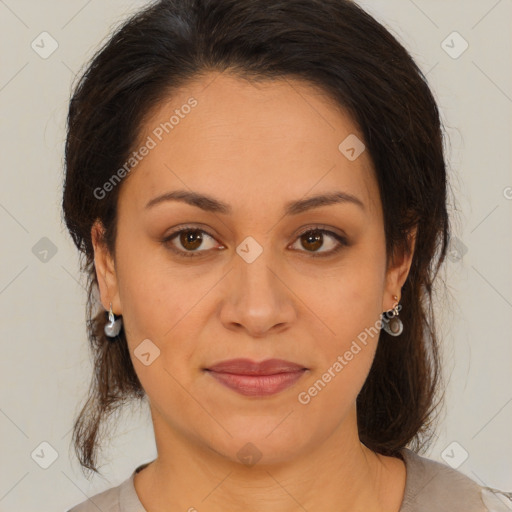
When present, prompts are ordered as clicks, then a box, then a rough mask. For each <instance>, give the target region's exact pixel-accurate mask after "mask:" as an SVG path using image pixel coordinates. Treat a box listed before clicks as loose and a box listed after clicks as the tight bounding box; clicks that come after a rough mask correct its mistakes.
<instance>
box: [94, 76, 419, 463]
mask: <svg viewBox="0 0 512 512" xmlns="http://www.w3.org/2000/svg"><path fill="white" fill-rule="evenodd" d="M173 116H174V117H173ZM165 123H167V124H165ZM362 139H363V137H362V135H361V133H360V132H359V131H358V129H357V128H356V126H355V125H354V123H353V122H352V121H351V119H350V118H349V117H347V116H346V115H344V114H343V113H342V112H341V111H340V110H339V109H336V108H335V106H334V104H333V103H332V102H331V101H329V100H328V99H327V97H326V96H325V95H322V94H320V93H319V92H318V90H316V89H314V88H312V87H311V86H308V85H306V84H304V83H301V82H297V81H292V80H284V79H283V80H279V81H275V82H261V83H259V84H250V83H248V82H246V81H244V80H242V79H239V78H235V77H234V76H233V75H229V74H219V73H215V74H213V73H212V74H209V75H207V76H206V77H204V78H203V79H201V80H198V81H196V82H193V83H191V84H189V85H188V86H187V87H184V88H182V89H181V90H180V92H179V94H175V95H173V96H172V98H170V99H169V101H168V102H166V103H165V104H161V105H160V106H159V108H158V109H157V110H156V111H155V112H153V114H152V115H151V118H150V119H147V120H146V122H145V124H144V131H143V133H142V136H141V139H140V145H138V146H137V148H136V151H137V155H135V156H134V158H136V159H137V163H136V165H135V167H134V168H133V169H132V170H131V172H130V174H129V178H128V179H126V181H125V182H124V183H122V185H118V186H122V188H121V190H120V196H119V204H118V232H117V239H116V258H115V268H114V266H113V262H112V260H111V259H110V257H109V255H108V254H107V253H106V252H104V249H103V248H102V246H100V245H98V244H96V245H95V251H96V269H97V272H98V279H99V283H100V291H101V297H102V302H103V305H104V306H105V307H106V308H108V306H109V302H110V301H111V302H112V304H113V310H114V312H115V313H116V314H122V315H123V321H124V329H125V332H126V335H127V339H128V345H129V349H130V354H131V357H132V360H133V365H134V367H135V370H136V372H137V375H138V377H139V379H140V382H141V384H142V386H143V387H144V390H145V392H146V394H147V395H148V398H149V402H150V406H151V411H152V416H153V421H154V426H155V434H156V437H157V444H158V443H159V442H160V443H163V442H164V441H163V439H164V438H166V437H170V436H177V437H180V438H182V439H186V440H187V441H189V442H191V443H194V445H195V446H202V447H207V448H209V449H211V450H213V451H214V452H216V453H219V454H222V455H223V456H225V457H227V458H229V459H232V460H234V461H237V460H239V461H242V458H243V457H244V456H245V455H249V456H251V455H252V457H253V458H254V457H257V458H259V457H261V462H262V463H265V462H266V463H272V462H278V461H284V460H286V459H289V458H292V457H296V456H298V455H299V454H300V453H305V452H307V451H308V450H311V449H312V448H314V447H315V446H317V445H320V444H321V443H322V442H323V441H324V440H326V439H327V438H329V437H330V436H332V435H333V434H337V435H340V436H341V435H348V433H349V432H350V433H351V434H353V433H354V431H355V430H354V429H355V400H356V397H357V395H358V393H359V391H360V389H361V387H362V385H363V383H364V381H365V379H366V377H367V374H368V372H369V369H370V366H371V364H372V360H373V357H374V353H375V349H376V344H377V339H378V331H379V327H380V325H379V319H380V317H381V313H382V312H383V311H385V310H388V309H390V308H391V307H392V306H393V304H394V302H395V301H394V300H393V295H398V296H399V295H400V288H401V286H402V284H403V282H404V281H405V279H406V276H407V272H408V268H409V264H410V259H407V258H403V259H402V260H399V261H398V260H397V263H396V264H395V266H393V267H392V268H391V267H390V268H389V269H387V268H386V253H385V238H384V225H383V214H382V206H381V202H380V197H379V192H378V188H377V182H376V179H375V177H374V174H373V170H372V164H371V161H370V158H369V155H368V152H367V151H365V150H364V147H363V146H362V142H361V141H362ZM340 144H341V146H340ZM143 145H145V146H146V148H147V149H146V150H144V149H141V147H142V146H143ZM132 163H133V162H132ZM176 191H183V192H184V193H187V194H192V193H194V194H198V195H204V196H208V198H210V199H211V200H208V199H203V200H201V201H196V204H195V205H192V204H189V203H187V202H186V201H179V200H165V199H158V198H161V197H162V196H163V195H164V194H169V193H171V192H174V193H176ZM335 194H339V195H338V197H339V198H343V197H344V196H343V194H345V197H346V198H347V197H348V199H345V200H342V199H338V200H337V201H336V202H334V201H333V202H332V203H330V204H328V202H324V204H321V205H319V203H318V204H317V203H316V202H315V201H313V200H311V198H313V197H316V196H321V195H335ZM157 199H158V200H157ZM310 200H311V201H310ZM217 203H222V204H223V205H225V206H224V208H220V207H219V206H217ZM294 203H297V205H296V206H290V205H293V204H294ZM184 227H187V228H188V229H189V231H188V232H185V233H183V234H182V235H181V236H180V235H179V234H178V235H177V236H176V237H174V238H172V239H169V236H170V235H171V234H172V233H174V232H176V231H177V230H179V229H181V228H184ZM315 229H316V230H325V231H317V232H315V231H314V230H315ZM308 230H309V233H306V234H305V235H304V236H301V234H302V233H303V232H305V231H306V232H307V231H308ZM93 232H94V233H95V229H93ZM201 237H202V238H201ZM338 237H339V238H338ZM165 239H168V240H167V241H164V240H165ZM191 255H193V256H191ZM235 358H244V359H250V360H253V361H256V362H260V361H263V360H266V359H274V358H276V359H283V360H286V361H290V362H293V363H296V364H298V365H299V366H300V368H306V370H304V371H301V372H299V373H295V374H293V376H294V377H296V378H295V379H291V380H290V382H291V381H292V380H293V383H292V384H291V385H289V386H288V387H286V388H284V389H281V390H280V391H276V390H275V389H274V390H272V389H271V388H269V389H267V393H269V394H266V395H264V394H263V393H260V394H258V389H259V388H258V387H257V386H259V384H258V383H261V382H262V381H263V380H264V379H263V378H262V377H250V378H246V380H245V381H244V382H245V384H246V387H245V388H244V387H242V388H241V389H238V390H237V389H233V388H231V387H228V386H226V385H225V384H223V383H222V382H221V380H220V377H222V376H221V375H219V374H215V373H214V372H211V371H208V368H211V367H212V366H213V365H215V364H217V363H219V362H222V361H225V360H231V359H235ZM214 375H217V377H215V376H214ZM218 377H219V378H218ZM288 377H290V375H288ZM224 378H226V379H227V378H228V377H226V376H225V375H224ZM235 380H236V379H235ZM239 380H240V379H239ZM242 380H243V379H242ZM249 380H250V381H251V382H250V383H248V382H249ZM269 380H272V378H271V379H269V378H267V382H268V381H269ZM274 380H275V381H279V382H281V381H280V377H275V378H274ZM283 381H284V380H283ZM237 382H238V381H237ZM252 383H256V384H255V386H256V388H254V387H251V385H252ZM238 384H240V382H238ZM242 386H243V383H242ZM244 389H245V391H246V392H244ZM251 390H252V393H253V394H250V393H251ZM273 391H274V392H273ZM343 433H344V434H343ZM247 443H251V444H250V445H248V444H247Z"/></svg>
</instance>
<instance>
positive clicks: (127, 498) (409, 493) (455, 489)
mask: <svg viewBox="0 0 512 512" xmlns="http://www.w3.org/2000/svg"><path fill="white" fill-rule="evenodd" d="M401 455H402V458H403V460H404V462H405V467H406V481H405V492H404V499H403V501H402V505H401V507H400V510H399V512H434V511H435V512H454V511H463V512H510V510H511V509H512V493H507V492H501V491H498V490H496V489H491V488H489V487H481V486H480V485H478V484H477V483H476V482H474V481H473V480H472V479H470V478H469V477H467V476H465V475H463V474H462V473H460V472H459V471H456V470H455V469H452V468H450V467H449V466H446V465H444V464H441V463H439V462H435V461H433V460H430V459H427V458H425V457H421V456H420V455H417V454H416V453H414V452H413V451H411V450H409V449H407V448H405V449H404V450H402V451H401ZM148 464H149V462H147V463H145V464H142V465H140V466H138V467H137V468H136V469H135V470H134V472H133V473H132V474H131V475H130V476H129V477H128V478H127V479H126V480H125V481H124V482H122V483H121V484H120V485H118V486H117V487H112V488H111V489H107V490H106V491H103V492H101V493H99V494H96V495H94V496H93V497H92V498H89V499H88V500H86V501H83V502H82V503H80V504H78V505H76V506H75V507H73V508H72V509H70V510H68V511H67V512H98V511H100V512H147V511H146V509H145V508H144V507H143V506H142V503H141V502H140V500H139V497H138V496H137V493H136V491H135V487H134V485H133V477H134V475H135V473H137V472H139V471H140V470H142V469H143V468H145V467H146V466H147V465H148Z"/></svg>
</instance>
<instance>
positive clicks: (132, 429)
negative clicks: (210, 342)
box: [0, 0, 512, 512]
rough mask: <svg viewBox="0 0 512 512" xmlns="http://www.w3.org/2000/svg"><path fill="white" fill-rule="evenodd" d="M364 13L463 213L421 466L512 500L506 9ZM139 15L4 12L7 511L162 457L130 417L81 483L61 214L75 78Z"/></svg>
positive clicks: (81, 381)
mask: <svg viewBox="0 0 512 512" xmlns="http://www.w3.org/2000/svg"><path fill="white" fill-rule="evenodd" d="M359 3H360V4H361V5H362V6H363V7H365V8H366V9H367V10H368V11H369V12H370V13H371V14H373V15H374V16H376V17H377V19H378V20H379V21H381V22H382V23H383V24H384V25H385V26H386V27H387V28H388V29H389V30H390V31H391V32H392V33H393V34H394V35H395V36H396V37H397V38H398V39H399V40H400V41H401V42H402V43H403V44H404V45H405V46H406V47H407V48H408V50H409V51H410V52H411V54H412V56H413V57H414V58H415V59H416V61H417V62H418V64H419V66H420V68H421V69H422V70H423V71H424V72H425V73H427V78H428V80H429V83H430V85H431V87H432V89H433V91H434V94H435V96H436V98H437V100H438V103H439V106H440V109H441V112H442V117H443V121H444V123H445V125H446V131H447V135H448V137H449V140H448V141H447V147H446V151H447V157H448V160H449V166H450V181H451V184H452V188H453V190H454V193H455V195H456V201H457V204H458V206H459V208H460V212H459V214H458V217H457V218H456V219H455V225H454V228H455V235H456V237H457V240H456V241H455V243H454V244H453V245H452V247H451V252H450V257H449V260H448V261H447V264H446V267H445V270H444V272H443V273H442V276H441V277H444V278H445V279H446V280H447V282H448V287H449V290H450V293H451V295H452V297H453V299H452V300H451V302H449V303H446V302H445V299H444V296H443V295H440V296H439V300H438V303H437V305H436V307H437V310H438V313H439V315H440V320H441V326H442V328H443V332H444V338H445V339H444V345H443V350H444V355H445V377H446V380H447V381H448V386H447V392H446V406H445V408H444V410H443V414H442V417H441V421H440V425H439V429H438V432H437V435H438V437H437V439H436V441H435V443H434V444H433V445H432V446H431V448H430V449H429V451H428V452H427V455H428V456H429V457H430V458H432V459H435V460H439V461H445V462H447V463H449V464H451V465H453V466H454V467H457V468H458V469H459V471H461V472H463V473H465V474H467V475H469V476H470V477H472V478H473V479H475V480H476V481H477V482H479V483H481V484H485V485H490V486H493V487H497V488H501V489H504V490H512V471H511V460H512V438H511V436H510V426H511V424H512V403H511V402H512V385H511V384H512V377H511V371H510V370H511V361H512V343H511V342H512V339H511V335H510V333H511V330H512V314H511V313H512V309H511V308H512V272H511V266H510V262H511V261H512V257H511V256H512V254H511V253H512V250H511V238H510V233H511V232H512V230H511V224H512V216H511V208H512V175H511V171H510V169H511V150H510V147H511V110H512V83H511V82H512V80H511V74H512V73H511V67H510V63H511V62H512V59H511V33H512V31H511V26H510V24H511V20H512V2H511V0H499V1H497V0H478V1H477V0H472V1H468V0H456V1H455V0H454V1H449V2H447V1H446V0H428V1H427V0H414V1H413V0H392V1H391V0H364V1H360V2H359ZM144 4H145V2H142V1H131V2H129V1H122V0H109V1H108V2H106V1H101V2H100V1H99V0H89V1H86V0H68V1H65V2H64V1H61V2H58V1H56V0H51V1H50V0H47V1H45V2H40V1H35V0H32V1H27V0H0V38H1V55H2V60H1V62H2V65H1V66H0V108H1V113H2V124H1V136H0V140H1V141H2V151H1V153H0V158H1V165H0V173H1V175H0V176H1V178H0V228H1V234H2V242H1V243H2V245H1V247H2V248H1V253H0V254H1V265H0V318H1V324H0V337H1V340H2V345H1V347H2V357H1V358H0V365H1V368H0V374H1V376H2V386H1V401H0V427H1V433H2V435H1V437H0V439H1V443H2V444H1V454H0V459H1V461H2V463H1V468H0V471H1V473H0V510H1V511H4V512H7V511H17V512H19V511H21V510H23V511H24V512H30V511H56V510H66V509H67V508H69V507H71V506H72V505H74V504H76V503H78V502H80V501H83V500H85V499H86V496H91V495H92V494H95V493H97V492H100V491H101V490H104V489H106V488H108V487H111V486H113V485H117V484H119V483H120V482H121V481H122V480H124V479H125V478H127V477H128V476H129V474H130V473H131V472H132V471H133V469H134V468H135V467H136V465H138V464H141V463H142V462H146V461H149V460H152V459H153V458H154V457H155V454H156V452H155V445H154V440H153V431H152V427H151V422H150V417H149V414H148V411H147V410H145V409H143V410H142V411H139V410H138V409H133V410H130V409H126V410H125V411H124V412H123V413H122V414H121V415H120V416H119V423H118V426H117V428H116V430H115V432H114V434H113V436H115V440H113V441H112V443H111V444H110V446H109V447H108V449H106V451H105V459H104V461H105V465H104V466H103V467H102V469H103V471H104V472H105V474H106V475H107V479H102V478H95V479H93V480H92V481H90V482H89V481H88V480H86V479H85V478H84V477H83V476H82V474H81V472H80V471H79V468H78V463H77V460H76V458H75V456H74V453H73V451H72V449H71V448H70V440H71V427H72V422H73V419H74V416H75V414H76V413H77V412H78V410H79V406H81V404H82V402H83V399H84V397H85V392H86V390H87V387H88V384H89V379H90V374H91V371H92V369H91V364H90V362H89V355H88V348H87V343H86V336H85V324H84V319H85V313H84V305H85V291H84V289H83V284H84V280H83V278H82V277H81V276H80V274H79V270H78V268H79V267H78V257H77V253H76V251H75V248H74V246H73V245H72V242H71V240H70V238H69V237H68V235H67V232H66V230H65V228H64V225H63V223H61V213H60V201H61V186H62V163H63V144H64V137H65V117H66V113H67V105H68V100H69V95H70V87H71V84H72V83H73V80H74V77H75V74H76V73H78V72H79V70H80V69H81V68H82V66H83V65H84V64H85V63H86V61H87V60H88V59H89V58H90V57H91V56H92V54H93V52H94V50H95V49H96V48H97V47H98V46H99V45H100V43H101V42H102V41H103V40H104V39H105V38H106V37H107V36H108V34H109V32H110V31H111V29H112V28H113V27H114V26H115V25H117V24H118V23H119V22H120V21H122V20H123V19H124V18H125V17H126V16H127V15H129V14H130V13H131V12H133V11H134V10H136V9H137V8H139V7H140V6H142V5H144ZM45 31H46V32H48V33H49V34H50V35H51V38H53V39H54V40H55V41H56V42H57V44H58V48H57V49H56V50H55V51H54V52H53V53H52V54H51V55H49V56H47V58H43V57H42V56H41V53H43V54H44V52H48V51H49V50H50V49H51V44H52V41H51V39H50V38H49V36H40V34H41V33H42V32H45ZM454 31H456V32H458V33H459V34H460V36H458V35H456V34H455V35H453V34H452V33H453V32H454ZM41 39H44V40H43V42H41ZM33 41H35V42H34V46H35V48H34V49H33V48H32V46H31V45H32V42H33ZM443 41H444V43H443ZM464 41H467V44H468V47H467V49H466V50H465V51H464V52H462V50H463V49H464V47H465V43H464ZM36 45H38V46H36ZM36 49H37V51H36ZM38 52H39V53H38ZM45 251H47V252H45ZM55 251H56V252H55ZM43 442H46V443H49V445H51V448H50V447H49V446H48V445H42V446H41V443H43ZM454 443H455V444H454ZM52 449H53V450H55V452H56V456H57V458H56V459H55V460H54V461H53V462H52V453H53V452H52ZM466 454H467V455H466ZM466 456H467V458H465V457H466ZM464 459H465V460H464ZM50 462H51V464H50ZM48 464H50V465H49V467H48V468H47V469H44V468H43V467H41V465H43V466H44V465H48Z"/></svg>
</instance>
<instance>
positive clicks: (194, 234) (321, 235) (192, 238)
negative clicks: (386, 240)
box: [162, 226, 349, 258]
mask: <svg viewBox="0 0 512 512" xmlns="http://www.w3.org/2000/svg"><path fill="white" fill-rule="evenodd" d="M204 235H206V236H204ZM325 236H327V238H330V239H331V243H330V244H328V246H329V245H330V246H331V248H329V247H328V248H327V250H324V251H318V250H317V249H318V248H319V247H321V246H323V245H324V241H325V240H324V239H325ZM175 239H176V243H175ZM208 239H210V240H215V238H214V237H213V236H212V235H210V234H209V233H208V232H206V231H204V230H203V229H199V228H196V227H191V226H185V227H183V228H181V229H179V230H176V231H174V232H173V233H171V234H170V235H168V236H167V237H165V238H164V239H163V240H162V243H163V244H164V245H165V246H166V247H168V248H169V249H171V250H172V251H173V252H175V253H176V254H178V255H179V256H183V257H197V256H201V255H202V254H201V253H205V252H207V251H208V250H211V249H213V248H215V245H210V247H206V248H205V249H204V248H203V250H198V249H199V248H200V247H201V246H202V244H203V242H204V241H205V240H208ZM297 243H301V244H302V246H303V247H306V248H307V250H306V251H299V252H305V253H309V255H310V256H312V257H313V258H318V257H327V256H331V255H333V254H335V253H337V252H338V251H340V250H341V249H343V247H345V246H348V245H349V244H348V242H347V240H346V239H345V237H343V236H341V235H338V234H337V233H334V232H332V231H329V230H327V229H322V228H318V227H315V228H311V227H309V228H307V229H305V230H303V231H302V232H301V233H300V234H299V235H298V237H297V240H296V242H294V245H295V244H297ZM177 244H179V245H181V247H182V248H183V249H181V248H179V247H178V246H177ZM291 247H293V246H291ZM218 248H219V249H224V248H225V246H223V245H221V246H219V247H218Z"/></svg>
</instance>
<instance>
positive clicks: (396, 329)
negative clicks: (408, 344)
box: [382, 295, 404, 336]
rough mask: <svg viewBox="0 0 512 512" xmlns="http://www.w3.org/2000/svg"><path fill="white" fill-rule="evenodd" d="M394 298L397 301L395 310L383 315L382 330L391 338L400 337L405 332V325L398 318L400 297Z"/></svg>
mask: <svg viewBox="0 0 512 512" xmlns="http://www.w3.org/2000/svg"><path fill="white" fill-rule="evenodd" d="M393 298H394V299H395V301H396V302H395V305H394V306H393V309H391V310H390V311H386V312H385V313H383V314H382V328H383V329H384V330H385V331H386V332H387V333H388V334H390V335H391V336H400V334H402V331H403V330H404V324H403V323H402V320H400V318H398V315H399V307H398V297H397V296H396V295H394V296H393ZM400 307H401V306H400Z"/></svg>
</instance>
